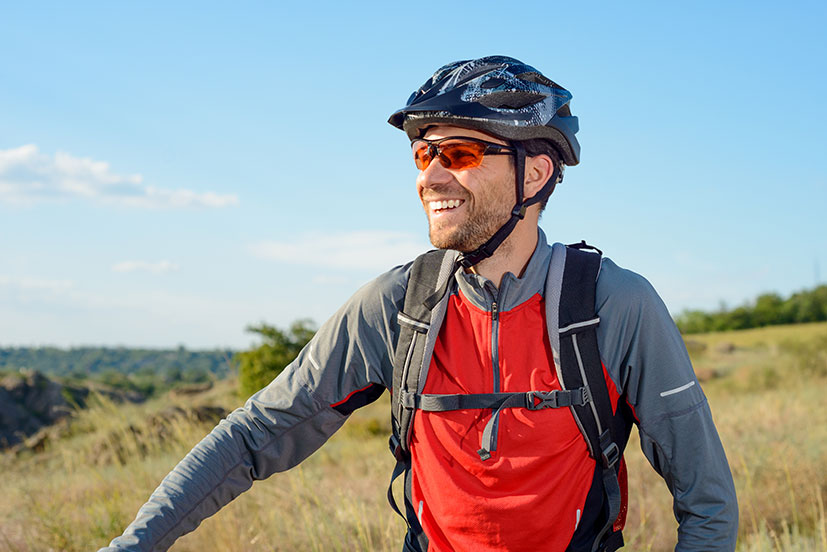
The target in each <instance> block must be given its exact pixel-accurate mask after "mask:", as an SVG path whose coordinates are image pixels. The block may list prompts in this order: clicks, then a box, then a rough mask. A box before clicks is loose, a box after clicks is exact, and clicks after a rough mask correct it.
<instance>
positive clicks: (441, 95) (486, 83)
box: [388, 56, 580, 165]
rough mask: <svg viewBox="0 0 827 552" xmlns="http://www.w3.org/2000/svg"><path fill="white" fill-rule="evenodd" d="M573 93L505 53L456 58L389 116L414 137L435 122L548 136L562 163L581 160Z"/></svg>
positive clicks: (520, 136)
mask: <svg viewBox="0 0 827 552" xmlns="http://www.w3.org/2000/svg"><path fill="white" fill-rule="evenodd" d="M570 101H571V93H570V92H569V91H568V90H566V89H565V88H563V87H562V86H560V85H558V84H556V83H555V82H554V81H552V80H550V79H548V78H546V77H545V76H543V74H542V73H540V72H539V71H538V70H537V69H535V68H534V67H532V66H530V65H526V64H525V63H523V62H521V61H519V60H516V59H514V58H510V57H506V56H488V57H484V58H480V59H474V60H464V61H456V62H454V63H449V64H448V65H445V66H444V67H441V68H440V69H438V70H437V72H436V73H434V74H433V76H432V77H431V78H430V79H428V80H427V81H426V82H425V84H423V85H422V86H421V87H420V88H419V90H417V91H416V92H414V93H413V94H412V95H411V97H410V98H408V103H407V105H406V106H405V107H403V108H402V109H400V110H399V111H397V112H396V113H394V114H393V115H391V116H390V118H389V119H388V122H389V123H390V124H392V125H393V126H395V127H397V128H399V129H402V130H404V131H405V132H406V133H407V134H408V137H409V138H410V139H411V140H413V139H415V138H418V137H419V136H420V135H421V133H422V131H423V130H424V128H425V127H426V126H428V125H432V124H440V123H442V124H456V125H458V126H463V127H468V128H474V129H477V130H481V131H483V132H488V133H490V134H494V135H496V136H499V137H501V138H503V139H506V140H529V139H532V138H545V139H546V140H549V141H551V142H552V143H553V144H554V145H555V146H556V148H557V150H558V151H559V152H560V156H561V158H562V161H563V163H565V164H566V165H577V163H578V162H579V161H580V144H578V142H577V138H576V137H575V133H576V132H577V130H578V128H579V127H578V123H577V117H575V116H573V115H572V114H571V111H570V109H569V102H570Z"/></svg>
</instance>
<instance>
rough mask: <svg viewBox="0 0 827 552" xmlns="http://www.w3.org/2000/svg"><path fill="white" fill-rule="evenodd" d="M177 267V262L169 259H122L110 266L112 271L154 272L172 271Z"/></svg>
mask: <svg viewBox="0 0 827 552" xmlns="http://www.w3.org/2000/svg"><path fill="white" fill-rule="evenodd" d="M179 268H180V267H179V266H178V265H177V264H175V263H173V262H170V261H158V262H155V263H150V262H146V261H123V262H120V263H117V264H115V265H113V266H112V270H113V271H114V272H152V273H154V274H163V273H165V272H173V271H175V270H178V269H179Z"/></svg>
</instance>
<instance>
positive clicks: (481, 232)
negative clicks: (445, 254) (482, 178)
mask: <svg viewBox="0 0 827 552" xmlns="http://www.w3.org/2000/svg"><path fill="white" fill-rule="evenodd" d="M508 217H509V211H508V210H507V207H505V208H504V206H503V205H499V204H496V203H494V204H490V205H489V206H488V207H487V208H479V206H478V205H475V208H474V210H473V211H471V210H469V213H468V217H467V220H465V222H463V223H462V224H461V225H460V226H459V227H458V228H456V229H454V230H452V231H447V230H440V229H439V228H438V227H436V225H435V224H433V223H432V222H431V221H430V220H429V221H428V223H429V237H430V239H431V243H432V244H433V246H434V247H436V248H438V249H454V250H456V251H461V252H462V253H469V252H471V251H474V250H475V249H477V248H478V247H479V246H481V245H482V244H484V243H485V242H486V241H488V239H489V238H491V236H493V235H494V233H495V232H496V231H497V230H499V229H500V228H501V227H502V226H503V225H504V224H505V223H506V222H507V221H508Z"/></svg>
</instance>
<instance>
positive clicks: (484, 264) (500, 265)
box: [471, 218, 537, 289]
mask: <svg viewBox="0 0 827 552" xmlns="http://www.w3.org/2000/svg"><path fill="white" fill-rule="evenodd" d="M536 247H537V222H536V221H531V220H528V218H526V219H524V220H521V221H520V222H519V223H518V224H517V226H516V227H514V230H513V231H512V232H511V234H510V235H509V236H508V238H506V240H505V241H504V242H503V243H502V244H501V245H500V246H499V247H498V248H497V250H496V251H495V252H494V254H493V255H491V256H490V257H488V258H487V259H483V260H482V261H480V262H479V263H477V264H476V265H474V266H473V267H472V269H471V270H472V271H473V272H474V273H476V274H479V275H480V276H483V277H485V278H487V279H489V280H491V282H492V283H493V284H494V285H495V286H497V288H498V289H499V287H500V283H501V282H502V279H503V276H504V275H505V273H506V272H511V273H512V274H515V275H516V276H517V277H520V276H521V275H522V273H523V270H525V267H526V266H527V265H528V261H529V260H531V255H532V254H533V253H534V250H535V249H536Z"/></svg>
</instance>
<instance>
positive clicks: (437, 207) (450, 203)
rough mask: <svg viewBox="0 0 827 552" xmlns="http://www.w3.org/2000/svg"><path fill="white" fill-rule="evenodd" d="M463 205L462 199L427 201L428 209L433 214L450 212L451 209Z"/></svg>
mask: <svg viewBox="0 0 827 552" xmlns="http://www.w3.org/2000/svg"><path fill="white" fill-rule="evenodd" d="M463 203H465V200H464V199H448V200H443V201H429V202H428V207H429V208H430V209H431V211H432V212H434V213H442V212H445V211H450V210H451V209H456V208H457V207H459V206H460V205H462V204H463Z"/></svg>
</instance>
